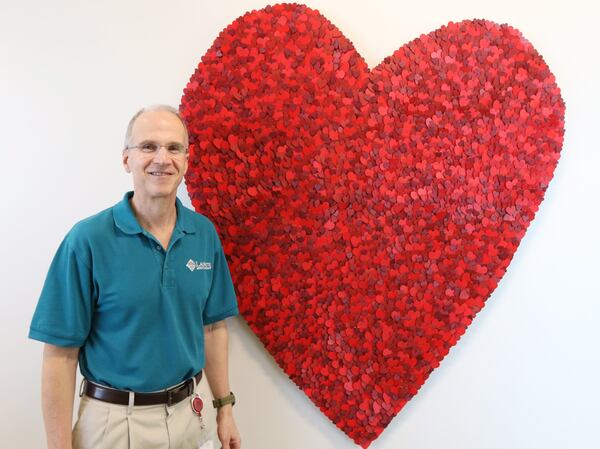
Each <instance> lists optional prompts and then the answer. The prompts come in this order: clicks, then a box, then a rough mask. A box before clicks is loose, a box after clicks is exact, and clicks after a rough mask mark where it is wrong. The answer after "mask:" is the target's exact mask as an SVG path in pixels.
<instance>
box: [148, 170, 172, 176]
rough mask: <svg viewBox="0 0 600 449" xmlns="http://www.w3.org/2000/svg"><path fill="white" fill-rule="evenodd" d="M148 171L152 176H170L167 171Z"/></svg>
mask: <svg viewBox="0 0 600 449" xmlns="http://www.w3.org/2000/svg"><path fill="white" fill-rule="evenodd" d="M148 173H150V174H151V175H152V176H170V175H171V173H168V172H166V171H151V172H148Z"/></svg>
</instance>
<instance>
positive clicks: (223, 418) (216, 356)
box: [204, 320, 242, 449]
mask: <svg viewBox="0 0 600 449" xmlns="http://www.w3.org/2000/svg"><path fill="white" fill-rule="evenodd" d="M227 342H228V335H227V326H226V324H225V320H222V321H217V322H216V323H213V324H209V325H207V326H204V353H205V356H206V366H205V367H204V373H205V374H206V380H208V385H209V386H210V390H211V391H212V394H213V396H214V397H215V398H222V397H224V396H227V395H228V394H229V392H230V391H231V390H230V389H229V368H228V363H227V360H228V351H227ZM217 433H218V435H219V440H220V441H221V445H222V447H223V449H239V448H241V444H242V443H241V439H240V434H239V432H238V430H237V427H236V425H235V422H234V420H233V412H232V405H231V404H227V405H225V406H223V407H221V408H219V409H218V411H217Z"/></svg>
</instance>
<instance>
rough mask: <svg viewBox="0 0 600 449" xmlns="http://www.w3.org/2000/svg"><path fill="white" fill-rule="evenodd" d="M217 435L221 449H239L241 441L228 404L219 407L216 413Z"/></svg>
mask: <svg viewBox="0 0 600 449" xmlns="http://www.w3.org/2000/svg"><path fill="white" fill-rule="evenodd" d="M217 435H218V436H219V441H220V442H221V447H222V448H223V449H241V447H242V440H241V438H240V433H239V432H238V430H237V427H236V425H235V421H234V419H233V413H232V412H231V405H230V404H228V405H225V406H223V407H221V408H220V409H219V411H218V412H217Z"/></svg>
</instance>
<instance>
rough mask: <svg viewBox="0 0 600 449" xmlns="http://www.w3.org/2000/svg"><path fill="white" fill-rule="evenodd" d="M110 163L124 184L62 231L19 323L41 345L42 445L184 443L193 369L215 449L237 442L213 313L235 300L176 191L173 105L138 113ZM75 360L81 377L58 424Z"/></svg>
mask: <svg viewBox="0 0 600 449" xmlns="http://www.w3.org/2000/svg"><path fill="white" fill-rule="evenodd" d="M122 161H123V166H124V167H125V170H126V171H127V172H128V173H131V175H132V178H133V192H128V193H127V194H126V195H125V197H124V199H123V200H122V201H121V202H119V203H117V204H116V205H115V206H114V207H112V208H109V209H106V210H104V211H102V212H100V213H98V214H96V215H94V216H92V217H89V218H87V219H85V220H83V221H81V222H79V223H77V224H76V225H75V226H74V227H73V228H72V229H71V231H70V232H69V233H68V235H67V236H66V237H65V239H64V241H63V242H62V244H61V245H60V247H59V249H58V251H57V253H56V255H55V257H54V260H53V261H52V265H51V267H50V270H49V272H48V276H47V278H46V282H45V284H44V288H43V290H42V294H41V296H40V299H39V302H38V305H37V308H36V311H35V314H34V316H33V320H32V323H31V327H30V333H29V336H30V338H33V339H36V340H40V341H43V342H45V346H44V357H43V364H42V365H43V366H42V411H43V415H44V422H45V425H46V434H47V439H48V446H49V448H50V449H70V448H71V447H73V448H74V449H87V448H94V449H102V448H110V449H120V448H123V449H125V448H130V449H132V448H136V449H153V448H157V449H158V448H161V449H163V448H164V449H176V448H180V449H188V448H189V449H191V448H198V447H199V446H200V445H202V444H203V442H204V441H205V440H206V437H207V435H206V433H207V431H206V430H205V428H204V423H203V422H202V416H201V415H202V409H201V408H202V403H201V401H200V400H198V399H195V397H196V393H195V392H196V385H197V383H198V381H199V380H200V378H201V376H202V372H203V371H202V369H203V368H204V374H205V375H206V378H207V381H208V384H209V386H210V389H211V390H212V393H213V395H214V397H215V398H217V399H216V400H215V403H214V404H213V405H214V406H215V407H217V408H218V411H217V433H218V437H219V440H220V441H221V444H222V447H223V448H226V449H239V448H240V447H241V441H240V436H239V433H238V430H237V428H236V425H235V422H234V419H233V415H232V406H233V403H234V402H235V398H234V396H233V394H232V393H231V394H230V389H229V381H228V366H227V328H226V326H225V321H224V320H225V318H227V317H229V316H233V315H236V314H237V313H238V309H237V303H236V298H235V292H234V288H233V284H232V282H231V277H230V274H229V269H228V267H227V262H226V259H225V256H224V253H223V249H222V246H221V243H220V240H219V237H218V234H217V232H216V230H215V228H214V226H213V225H212V223H211V222H210V221H209V220H208V219H207V218H206V217H204V216H203V215H200V214H197V213H195V212H193V211H191V210H189V209H187V208H185V207H183V206H182V205H181V203H180V201H179V200H178V199H177V197H176V192H177V187H178V186H179V184H180V183H181V181H182V178H183V175H184V173H185V171H186V169H187V165H188V134H187V130H186V127H185V124H184V123H183V121H182V120H181V117H180V116H179V114H178V112H177V111H176V110H175V109H173V108H171V107H168V106H162V105H160V106H154V107H149V108H145V109H142V110H141V111H140V112H138V113H137V114H136V115H135V116H134V117H133V118H132V119H131V121H130V123H129V126H128V128H127V134H126V139H125V149H124V150H123V155H122ZM78 362H79V366H80V370H81V372H82V374H83V376H84V379H85V380H84V382H83V383H82V385H81V391H80V395H82V398H81V401H80V408H79V418H78V420H77V423H76V424H75V427H74V428H73V431H71V417H72V410H73V398H74V390H75V376H76V367H77V363H78ZM204 412H205V414H206V405H205V407H204Z"/></svg>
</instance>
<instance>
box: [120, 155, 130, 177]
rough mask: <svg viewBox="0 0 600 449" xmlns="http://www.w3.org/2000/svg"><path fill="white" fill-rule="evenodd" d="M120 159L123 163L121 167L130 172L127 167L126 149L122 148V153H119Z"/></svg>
mask: <svg viewBox="0 0 600 449" xmlns="http://www.w3.org/2000/svg"><path fill="white" fill-rule="evenodd" d="M121 158H122V159H121V161H122V163H123V168H124V169H125V171H126V172H127V173H131V168H129V151H127V150H123V153H122V154H121Z"/></svg>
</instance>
